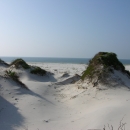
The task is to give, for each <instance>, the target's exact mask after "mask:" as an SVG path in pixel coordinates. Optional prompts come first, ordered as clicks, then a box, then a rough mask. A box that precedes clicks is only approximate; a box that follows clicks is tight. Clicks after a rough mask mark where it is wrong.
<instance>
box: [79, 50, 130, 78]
mask: <svg viewBox="0 0 130 130" xmlns="http://www.w3.org/2000/svg"><path fill="white" fill-rule="evenodd" d="M113 69H115V70H120V71H122V72H123V73H127V74H128V75H129V76H130V72H129V71H126V70H125V67H124V66H123V64H122V63H121V62H120V61H119V60H118V59H117V55H116V54H115V53H109V52H99V53H98V54H96V55H95V56H94V57H93V58H92V59H91V60H90V62H89V64H88V67H87V69H86V70H85V71H84V73H83V75H82V77H81V79H82V80H84V79H85V78H86V77H87V78H89V79H91V80H93V79H94V78H95V77H97V80H102V79H104V78H105V77H106V76H108V75H109V73H110V72H111V73H112V72H113Z"/></svg>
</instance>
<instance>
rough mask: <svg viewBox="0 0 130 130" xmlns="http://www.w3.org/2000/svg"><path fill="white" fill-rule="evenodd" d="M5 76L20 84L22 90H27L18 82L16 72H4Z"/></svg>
mask: <svg viewBox="0 0 130 130" xmlns="http://www.w3.org/2000/svg"><path fill="white" fill-rule="evenodd" d="M5 76H6V77H9V78H11V79H12V80H14V81H15V82H17V83H18V84H20V85H21V86H22V87H23V88H26V89H28V88H27V86H26V85H25V84H24V83H22V82H21V81H20V80H19V76H18V75H17V73H16V72H14V71H11V70H6V71H5Z"/></svg>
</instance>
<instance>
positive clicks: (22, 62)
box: [10, 59, 30, 69]
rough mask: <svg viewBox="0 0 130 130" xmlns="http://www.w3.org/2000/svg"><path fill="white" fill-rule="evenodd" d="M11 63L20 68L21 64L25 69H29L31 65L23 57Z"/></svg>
mask: <svg viewBox="0 0 130 130" xmlns="http://www.w3.org/2000/svg"><path fill="white" fill-rule="evenodd" d="M11 65H15V67H16V68H19V67H20V66H21V67H23V68H24V69H29V68H30V66H29V65H28V64H27V63H26V62H25V61H24V60H23V59H16V60H14V61H13V62H12V63H11V64H10V66H11Z"/></svg>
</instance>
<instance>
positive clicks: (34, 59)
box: [0, 57, 130, 65]
mask: <svg viewBox="0 0 130 130" xmlns="http://www.w3.org/2000/svg"><path fill="white" fill-rule="evenodd" d="M17 58H22V59H23V60H25V61H26V62H43V63H71V64H88V63H89V60H90V58H50V57H0V59H2V60H4V61H5V62H12V61H13V60H15V59H17ZM119 60H120V61H121V62H122V63H123V64H124V65H127V64H128V65H130V59H119Z"/></svg>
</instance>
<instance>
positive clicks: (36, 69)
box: [30, 67, 46, 76]
mask: <svg viewBox="0 0 130 130" xmlns="http://www.w3.org/2000/svg"><path fill="white" fill-rule="evenodd" d="M30 72H31V73H32V74H37V75H41V76H43V75H45V74H46V71H45V70H43V69H41V68H40V67H33V69H32V70H31V71H30Z"/></svg>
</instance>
